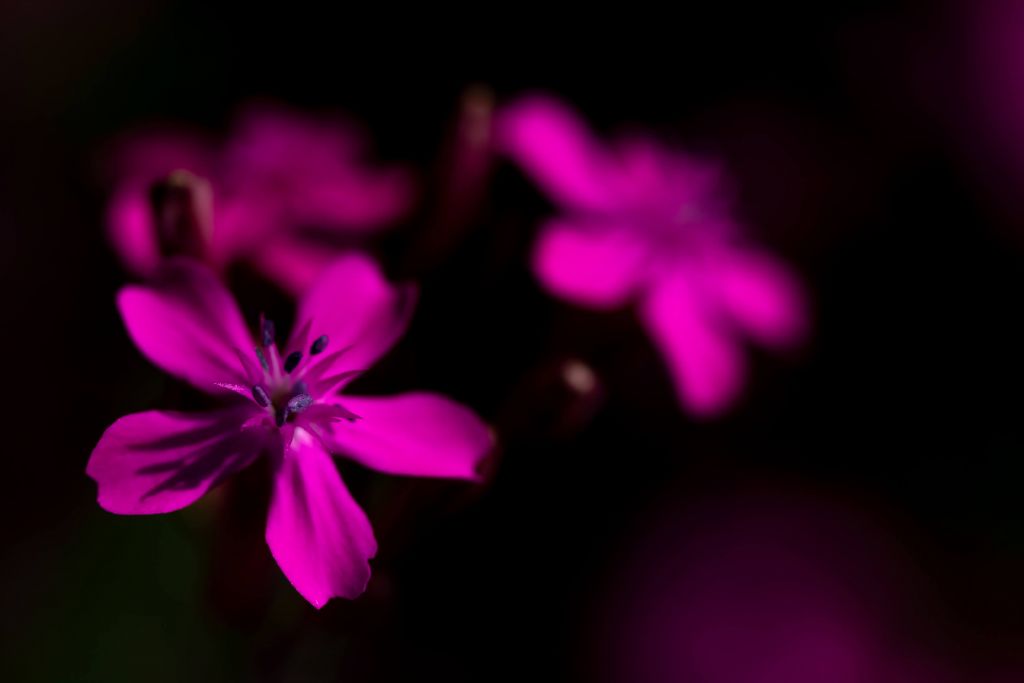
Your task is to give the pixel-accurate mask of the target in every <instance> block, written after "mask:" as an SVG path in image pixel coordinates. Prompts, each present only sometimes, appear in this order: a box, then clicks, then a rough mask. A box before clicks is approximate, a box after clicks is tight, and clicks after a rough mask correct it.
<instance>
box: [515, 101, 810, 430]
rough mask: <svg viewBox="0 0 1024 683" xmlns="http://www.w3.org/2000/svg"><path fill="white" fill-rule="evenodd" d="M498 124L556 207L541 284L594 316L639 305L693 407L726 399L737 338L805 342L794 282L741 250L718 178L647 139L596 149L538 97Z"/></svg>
mask: <svg viewBox="0 0 1024 683" xmlns="http://www.w3.org/2000/svg"><path fill="white" fill-rule="evenodd" d="M497 126H498V133H497V136H498V145H499V147H500V149H502V150H503V151H504V152H505V153H506V154H508V155H509V156H511V157H512V158H513V159H515V160H516V161H517V162H518V163H519V165H520V166H522V168H523V169H524V170H525V172H526V173H527V174H529V175H530V176H531V177H532V178H533V179H534V180H535V181H536V182H537V183H539V184H540V185H541V186H542V187H543V188H544V190H545V191H546V192H547V193H548V195H549V196H550V197H551V199H552V200H553V201H554V202H555V203H556V204H558V205H559V206H560V207H561V209H562V210H563V214H562V215H561V216H558V217H556V218H552V219H550V220H548V221H547V222H546V223H545V224H544V225H543V227H542V228H541V232H540V236H539V238H538V240H537V243H536V245H535V248H534V252H533V268H534V271H535V272H536V274H537V277H538V278H539V279H540V281H541V283H542V284H543V285H544V286H545V287H546V288H547V289H548V290H549V291H550V292H551V293H553V294H555V295H556V296H559V297H562V298H564V299H566V300H568V301H572V302H574V303H576V304H579V305H582V306H588V307H591V308H596V309H607V308H614V307H618V306H622V305H625V304H628V303H636V304H637V306H638V307H639V312H640V316H641V319H642V321H643V323H644V325H645V326H646V328H647V330H648V332H649V334H650V335H651V337H652V339H653V340H654V343H655V344H656V345H657V346H658V348H659V349H660V351H661V353H662V354H663V356H664V357H665V360H666V362H667V364H668V367H669V370H670V372H671V375H672V378H673V381H674V384H675V388H676V391H677V394H678V397H679V400H680V401H681V403H682V404H683V405H684V406H685V407H686V408H688V409H689V410H690V411H692V412H693V413H695V414H698V415H704V416H708V415H713V414H716V413H719V412H721V411H722V410H724V409H726V408H727V407H728V406H729V405H730V404H731V403H732V402H733V401H734V400H735V398H736V397H737V395H738V394H739V391H740V389H741V387H742V382H743V378H744V374H745V372H744V357H743V355H742V353H741V349H740V338H741V336H747V337H749V338H751V339H752V340H754V341H756V342H758V343H760V344H763V345H765V346H769V347H776V348H781V347H788V346H791V345H794V344H796V343H798V342H799V341H800V340H801V339H802V338H803V336H804V335H805V333H806V328H807V316H806V306H805V301H804V296H803V293H802V290H801V287H800V285H799V283H798V282H797V281H796V279H795V278H794V277H793V276H792V275H791V274H790V273H789V271H787V270H786V268H785V267H784V266H783V265H782V264H781V263H779V262H778V261H777V260H776V259H774V258H773V257H772V256H770V255H768V254H767V253H765V252H763V251H761V250H758V249H756V248H753V247H751V246H748V245H747V244H745V243H744V241H743V239H742V235H741V231H740V230H739V229H738V226H737V225H736V223H735V222H734V221H733V220H732V218H731V217H730V216H729V213H728V207H727V206H725V205H724V204H723V202H722V201H721V200H720V199H719V198H718V197H717V193H718V190H719V185H720V183H719V176H718V173H717V171H716V169H714V168H711V167H709V166H707V165H705V164H702V163H699V162H697V161H695V160H693V159H691V158H689V157H687V156H684V155H681V154H677V153H674V152H671V151H669V150H666V149H665V148H663V147H662V146H660V145H659V144H658V143H657V142H655V141H653V140H651V139H647V138H644V137H631V138H627V139H623V140H620V141H618V142H617V144H615V145H614V146H612V147H606V146H603V145H602V144H600V143H599V142H598V141H597V140H595V139H594V138H593V136H592V135H591V133H590V132H589V131H588V130H587V129H586V127H585V125H584V124H583V123H582V122H581V121H580V120H579V119H578V118H577V117H576V115H575V114H574V113H573V112H572V111H571V110H569V109H568V108H567V107H566V106H564V105H562V104H560V103H559V102H557V101H554V100H552V99H547V98H544V97H538V96H534V97H528V98H525V99H523V100H520V101H518V102H516V103H513V104H512V105H510V106H508V107H507V108H506V109H505V110H504V111H503V112H502V113H501V114H500V115H499V118H498V124H497Z"/></svg>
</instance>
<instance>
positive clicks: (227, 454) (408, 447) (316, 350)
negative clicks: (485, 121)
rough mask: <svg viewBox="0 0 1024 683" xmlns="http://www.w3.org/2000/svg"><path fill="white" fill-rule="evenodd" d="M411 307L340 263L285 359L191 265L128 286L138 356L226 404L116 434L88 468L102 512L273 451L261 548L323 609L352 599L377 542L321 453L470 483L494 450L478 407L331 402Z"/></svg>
mask: <svg viewBox="0 0 1024 683" xmlns="http://www.w3.org/2000/svg"><path fill="white" fill-rule="evenodd" d="M414 299H415V290H414V289H413V288H412V286H399V287H392V286H391V285H389V284H388V282H387V281H385V280H384V278H383V276H382V275H381V273H380V272H379V270H378V269H377V267H376V266H375V265H374V264H373V262H372V261H370V260H368V259H367V258H365V257H362V256H358V255H349V256H345V257H342V258H341V259H339V260H338V261H336V262H335V263H334V264H333V265H331V266H330V267H329V268H328V269H327V270H326V271H325V272H324V274H323V275H322V277H321V278H320V279H319V280H318V282H317V284H315V285H314V286H313V287H312V289H311V290H310V291H309V292H308V294H307V295H306V296H305V297H304V298H303V300H302V301H301V302H300V305H299V310H298V316H297V321H298V322H297V325H296V329H295V330H293V333H292V335H291V337H290V338H289V340H288V342H287V344H285V345H284V347H282V349H281V351H279V350H278V346H277V344H276V343H275V341H274V334H275V332H274V326H273V324H272V323H271V322H269V321H263V322H262V324H261V330H260V339H259V343H254V341H253V339H252V337H251V336H250V334H249V332H248V330H247V329H246V326H245V324H244V322H243V320H242V316H241V314H240V313H239V310H238V308H237V306H236V304H235V301H234V299H233V298H232V297H231V295H230V293H229V292H228V291H227V290H226V289H225V288H224V286H223V285H222V284H221V283H220V281H219V280H218V279H217V278H216V277H215V276H214V275H213V274H212V273H211V272H210V271H209V270H208V269H206V268H204V267H202V266H200V265H198V264H196V263H193V262H190V261H186V260H182V259H179V260H173V261H170V262H168V264H166V265H165V267H164V268H163V270H162V272H161V273H160V275H159V277H158V278H157V279H156V280H155V281H153V282H152V283H151V284H147V285H136V286H128V287H125V288H124V289H122V290H121V292H120V293H119V295H118V305H119V307H120V310H121V315H122V317H123V319H124V323H125V326H126V327H127V329H128V332H129V334H130V335H131V337H132V339H133V340H134V342H135V344H136V345H137V346H138V347H139V349H140V350H141V351H142V353H144V354H145V355H146V356H147V357H148V358H149V359H150V360H151V361H152V362H154V363H156V364H157V365H159V366H160V367H162V368H163V369H164V370H166V371H167V372H168V373H170V374H172V375H174V376H176V377H179V378H181V379H183V380H185V381H187V382H189V383H191V384H192V385H194V386H195V387H196V388H198V389H200V390H202V391H204V392H208V393H211V394H216V395H220V396H221V397H222V398H223V399H225V400H224V404H223V405H222V407H220V408H217V409H213V410H209V411H208V412H205V413H200V414H184V413H174V412H164V411H149V412H145V413H137V414H134V415H128V416H126V417H122V418H121V419H119V420H118V421H117V422H115V423H114V424H113V425H111V426H110V428H108V429H107V431H106V432H105V433H104V434H103V436H102V437H101V438H100V441H99V443H98V444H97V446H96V448H95V450H94V451H93V453H92V456H91V457H90V459H89V463H88V466H87V469H86V471H87V473H88V474H89V476H90V477H92V478H93V479H95V480H96V482H97V483H98V484H99V496H98V498H99V504H100V505H101V506H102V507H103V508H105V509H106V510H109V511H110V512H114V513H118V514H158V513H165V512H171V511H173V510H178V509H180V508H183V507H185V506H187V505H189V504H191V503H192V502H194V501H195V500H197V499H198V498H200V497H201V496H202V495H203V494H204V493H206V491H208V490H209V489H210V488H211V487H213V486H215V485H217V484H218V483H219V482H221V481H223V480H224V479H225V478H226V477H229V476H230V475H232V474H234V473H236V472H238V471H239V470H241V469H242V468H244V467H246V466H247V465H249V464H250V463H251V462H253V461H254V460H255V459H256V458H257V457H258V456H259V455H261V454H263V455H266V456H267V458H268V459H269V462H270V465H271V467H272V471H273V491H272V498H271V502H270V510H269V514H268V517H267V528H266V540H267V543H268V545H269V546H270V551H271V553H272V554H273V556H274V559H275V560H277V563H278V565H279V566H280V567H281V570H282V571H283V572H284V573H285V575H286V576H287V577H288V579H289V580H290V581H291V582H292V585H294V586H295V588H296V590H298V591H299V593H301V594H302V596H303V597H305V598H306V599H307V600H309V602H311V603H312V604H313V605H314V606H316V607H321V606H322V605H324V603H326V602H327V601H328V600H329V599H330V598H332V597H335V596H342V597H348V598H352V597H355V596H357V595H359V594H360V593H361V592H362V591H363V590H364V588H365V586H366V583H367V581H368V580H369V576H370V568H369V564H368V560H369V559H370V558H372V557H373V556H374V554H375V553H376V550H377V546H376V541H375V540H374V536H373V531H372V530H371V528H370V525H369V522H368V521H367V519H366V516H365V514H364V513H363V511H362V510H361V509H360V508H359V506H358V505H357V504H356V502H355V501H354V500H353V499H352V497H351V495H350V494H349V492H348V490H347V489H346V488H345V485H344V483H343V482H342V480H341V477H340V476H339V475H338V471H337V470H336V468H335V466H334V464H333V463H332V462H331V459H330V457H329V455H328V453H341V454H343V455H345V456H346V457H349V458H351V459H353V460H355V461H357V462H359V463H361V464H362V465H365V466H366V467H370V468H373V469H376V470H379V471H382V472H388V473H391V474H398V475H411V476H422V477H449V478H456V479H468V480H475V479H476V478H477V476H478V475H477V466H478V465H479V464H480V463H481V461H482V459H483V458H484V457H485V456H486V455H487V453H488V451H489V450H490V448H491V445H492V437H491V433H490V431H489V429H488V428H487V426H486V425H485V424H484V423H483V422H481V421H480V419H479V418H478V417H477V416H476V415H475V414H474V413H473V412H472V411H470V410H469V409H468V408H466V407H464V406H462V405H460V404H458V403H455V402H453V401H451V400H449V399H447V398H444V397H442V396H439V395H435V394H431V393H424V392H415V393H406V394H400V395H397V396H391V397H360V396H347V395H346V396H344V397H342V396H339V395H338V393H339V392H340V391H342V390H343V389H344V388H345V386H346V385H347V384H348V383H349V381H350V380H351V379H352V378H353V377H355V376H356V375H357V374H358V371H360V370H362V369H365V368H367V367H369V366H370V365H372V364H373V362H374V361H375V360H377V358H379V357H380V356H382V355H383V354H384V353H385V352H386V351H387V350H388V349H389V348H390V347H391V345H392V344H393V343H394V342H395V341H396V340H397V339H398V338H399V337H400V336H401V335H402V334H403V332H404V331H405V328H406V325H407V323H408V320H409V317H410V313H411V310H412V306H413V303H414ZM254 349H255V350H254Z"/></svg>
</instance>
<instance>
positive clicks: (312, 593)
mask: <svg viewBox="0 0 1024 683" xmlns="http://www.w3.org/2000/svg"><path fill="white" fill-rule="evenodd" d="M266 537H267V545H269V546H270V552H271V553H272V554H273V555H274V559H275V560H277V564H278V565H279V566H280V567H281V571H283V572H284V575H285V576H286V577H288V580H289V581H291V583H292V585H293V586H295V590H297V591H298V592H299V593H300V594H301V595H302V597H304V598H305V599H306V600H308V601H309V602H310V603H312V605H313V606H314V607H316V608H318V609H319V608H320V607H323V606H324V604H326V603H327V601H328V600H330V599H331V598H333V597H343V598H355V597H357V596H358V595H359V594H360V593H362V592H363V591H364V590H365V589H366V583H367V582H368V581H369V580H370V564H369V560H370V558H372V557H373V556H374V555H376V554H377V542H376V541H375V540H374V538H373V529H371V528H370V522H369V521H368V520H367V519H366V514H365V513H364V512H363V511H362V509H360V507H359V505H358V504H357V503H356V502H355V500H353V499H352V496H351V494H349V492H348V489H346V488H345V484H344V483H343V482H342V480H341V477H340V476H339V475H338V470H337V469H336V468H335V465H334V462H333V461H332V460H331V458H330V456H328V455H327V453H326V452H325V451H324V450H323V448H322V447H321V446H320V444H319V442H318V441H317V440H316V439H315V438H313V437H312V436H311V435H310V434H309V433H308V432H306V431H305V430H302V429H296V430H295V434H294V436H293V438H292V441H291V445H290V446H289V447H288V449H287V451H286V452H285V453H284V454H283V456H280V462H279V463H278V468H277V471H276V473H275V476H274V488H273V493H272V496H271V501H270V511H269V514H268V515H267V534H266Z"/></svg>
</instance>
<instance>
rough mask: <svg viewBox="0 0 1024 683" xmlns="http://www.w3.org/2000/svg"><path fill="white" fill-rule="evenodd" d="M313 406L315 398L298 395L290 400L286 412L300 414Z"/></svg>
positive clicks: (307, 395)
mask: <svg viewBox="0 0 1024 683" xmlns="http://www.w3.org/2000/svg"><path fill="white" fill-rule="evenodd" d="M311 405H313V397H312V396H310V395H309V394H296V395H295V396H292V397H291V398H290V399H288V403H287V405H286V406H285V410H286V412H288V413H294V414H298V413H301V412H302V411H303V410H305V409H306V408H308V407H310V406H311Z"/></svg>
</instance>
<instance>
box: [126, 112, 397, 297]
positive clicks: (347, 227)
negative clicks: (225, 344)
mask: <svg viewBox="0 0 1024 683" xmlns="http://www.w3.org/2000/svg"><path fill="white" fill-rule="evenodd" d="M115 156H116V158H115V163H114V165H115V167H116V172H117V174H118V177H119V180H118V187H117V189H116V191H115V192H114V196H113V198H112V200H111V203H110V207H109V211H108V225H109V230H110V237H111V241H112V242H113V244H114V247H115V249H116V250H117V252H118V255H119V256H120V257H121V259H122V260H123V261H124V263H125V265H126V266H127V267H128V268H129V269H130V270H131V271H132V272H134V273H135V274H137V275H139V276H141V277H144V278H146V277H151V276H152V275H153V274H154V273H156V272H157V270H158V269H159V266H160V264H161V262H162V260H163V259H164V258H165V257H166V256H168V255H174V254H179V253H182V252H184V253H186V254H188V255H190V256H197V255H198V256H199V257H200V258H201V259H202V260H204V261H206V262H207V264H208V265H210V266H212V267H213V268H214V269H221V268H223V267H225V266H226V265H228V264H229V263H230V262H232V261H234V260H236V259H244V260H247V261H248V262H249V263H250V264H251V265H253V266H254V267H256V268H257V269H259V270H260V271H262V272H263V273H264V274H265V275H266V276H268V277H269V278H271V279H272V280H274V281H275V282H277V283H278V284H279V285H281V286H282V287H283V288H285V289H286V290H288V291H290V292H291V293H295V294H298V293H301V292H302V291H304V290H305V289H306V288H307V287H308V286H310V285H311V284H312V283H313V282H314V281H315V280H316V277H317V275H319V273H320V271H321V270H322V269H323V268H324V267H326V265H327V264H329V263H330V262H331V261H332V259H333V258H334V257H335V256H336V255H337V254H338V251H339V249H340V248H341V247H342V246H343V244H341V243H342V242H344V241H345V240H349V241H350V240H351V239H352V238H353V237H357V236H360V235H364V234H365V233H368V232H373V231H376V230H378V229H380V228H382V227H384V226H386V225H387V224H389V223H391V222H393V221H394V220H396V219H397V218H399V217H400V216H402V215H403V214H404V213H405V212H406V211H408V209H409V207H410V205H411V202H412V199H413V184H412V178H411V175H410V173H409V172H408V171H407V170H406V169H404V168H400V167H394V168H383V169H382V168H376V167H372V166H368V165H366V163H365V162H364V161H363V159H364V158H365V156H366V149H365V144H364V141H363V139H362V136H361V133H360V132H359V131H358V129H356V128H354V127H351V126H349V125H347V124H345V123H344V122H339V121H334V120H328V119H323V120H321V119H315V118H309V117H301V116H299V115H297V114H294V113H291V112H289V111H287V110H284V109H274V108H268V107H250V108H249V109H247V110H245V111H244V112H243V113H242V115H241V116H240V118H239V119H238V120H237V121H236V125H235V127H234V130H233V132H232V134H231V136H230V138H229V139H228V140H227V142H226V143H224V144H223V145H221V146H217V145H215V144H212V143H211V142H209V141H208V140H204V139H203V138H202V137H201V136H199V135H195V134H188V133H181V132H176V133H175V132H168V131H163V132H157V133H151V134H144V135H138V136H135V137H132V138H129V139H128V140H126V141H125V143H124V144H123V145H122V147H121V149H120V150H119V152H118V154H116V155H115ZM181 171H188V172H189V173H190V174H192V175H193V176H198V177H200V178H207V179H209V180H210V181H211V183H212V185H213V195H214V199H215V201H214V202H213V205H212V207H210V206H206V207H203V209H202V210H201V211H200V213H202V214H204V215H205V214H208V220H209V222H210V224H209V225H200V226H199V227H198V228H196V229H194V232H197V233H199V235H198V237H193V241H195V240H197V239H198V240H200V241H203V242H204V243H203V245H202V247H201V248H199V249H197V248H186V249H180V248H179V247H180V240H179V239H175V240H174V241H173V242H174V243H173V244H172V245H171V248H168V247H167V244H166V239H165V237H166V235H165V234H164V226H161V224H160V222H161V221H160V218H161V217H160V216H155V217H154V210H153V206H152V204H153V203H154V198H152V197H150V196H149V195H150V188H151V187H152V186H153V184H154V183H155V182H157V181H162V180H164V179H166V178H168V176H170V175H171V174H175V177H176V178H177V179H178V180H180V178H181V177H182V174H181V173H180V172H181ZM176 172H178V173H176ZM172 182H174V178H172ZM198 201H200V202H203V201H206V202H208V201H209V198H200V199H199V200H198ZM197 252H201V253H198V254H197Z"/></svg>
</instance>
